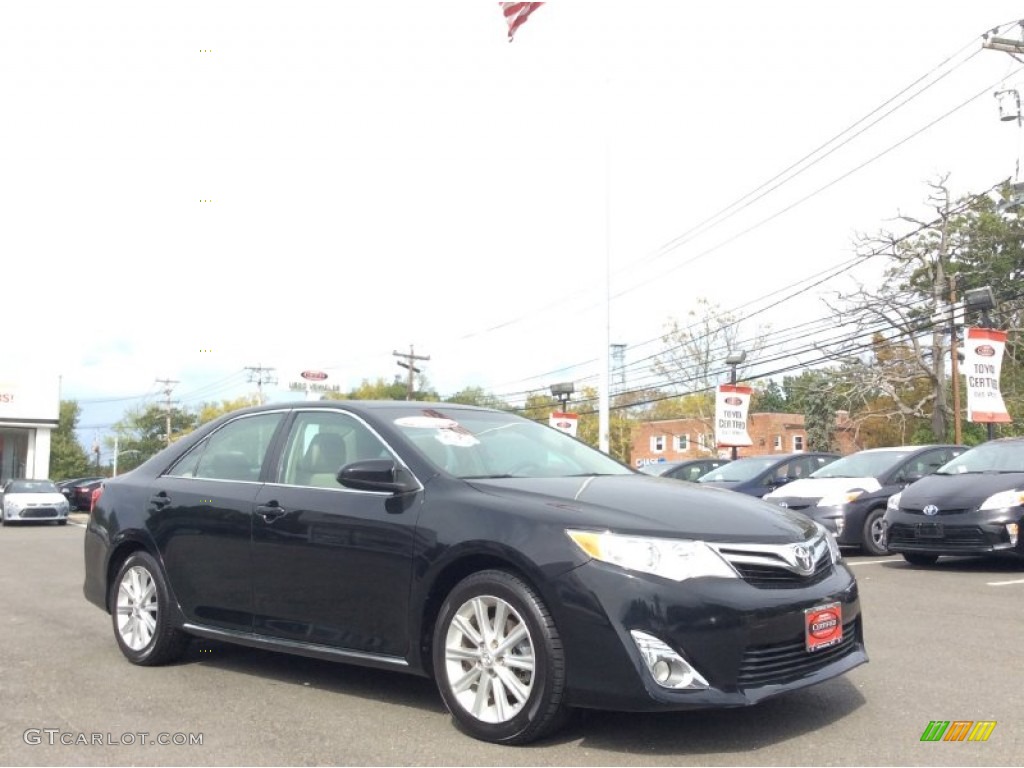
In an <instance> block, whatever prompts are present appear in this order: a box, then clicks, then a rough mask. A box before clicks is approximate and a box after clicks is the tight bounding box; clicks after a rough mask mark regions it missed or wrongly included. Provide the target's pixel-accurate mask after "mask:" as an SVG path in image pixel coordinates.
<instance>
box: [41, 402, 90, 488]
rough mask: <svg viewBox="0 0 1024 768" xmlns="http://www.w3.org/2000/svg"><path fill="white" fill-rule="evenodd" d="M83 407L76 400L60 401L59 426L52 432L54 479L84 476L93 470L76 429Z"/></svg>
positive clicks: (51, 473) (51, 475) (52, 468)
mask: <svg viewBox="0 0 1024 768" xmlns="http://www.w3.org/2000/svg"><path fill="white" fill-rule="evenodd" d="M81 413H82V411H81V408H80V407H79V405H78V403H77V402H76V401H75V400H61V401H60V417H59V420H58V422H57V428H56V429H55V430H53V432H51V433H50V472H49V475H48V476H49V477H51V478H53V479H54V480H64V479H67V478H72V477H82V476H84V475H88V474H89V473H90V472H91V471H92V467H90V465H89V454H88V453H86V450H85V448H83V447H82V444H81V443H80V442H78V436H77V434H76V433H75V430H76V429H77V428H78V419H79V418H80V417H81Z"/></svg>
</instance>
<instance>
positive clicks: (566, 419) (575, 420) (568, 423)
mask: <svg viewBox="0 0 1024 768" xmlns="http://www.w3.org/2000/svg"><path fill="white" fill-rule="evenodd" d="M579 421H580V417H579V415H578V414H575V413H563V412H562V411H553V412H552V414H551V418H549V419H548V424H549V425H551V426H552V427H554V428H555V429H559V430H561V431H562V432H565V433H566V434H567V435H572V436H573V437H576V426H577V425H578V424H579Z"/></svg>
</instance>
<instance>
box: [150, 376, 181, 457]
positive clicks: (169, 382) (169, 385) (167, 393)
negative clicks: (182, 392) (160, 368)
mask: <svg viewBox="0 0 1024 768" xmlns="http://www.w3.org/2000/svg"><path fill="white" fill-rule="evenodd" d="M156 383H157V384H163V385H164V389H163V393H164V397H166V398H167V402H166V403H165V404H164V410H166V411H167V434H166V435H165V437H166V438H167V444H168V445H170V444H171V410H172V409H173V408H174V404H173V403H172V402H171V392H173V391H174V385H175V384H178V383H179V382H178V380H177V379H157V380H156Z"/></svg>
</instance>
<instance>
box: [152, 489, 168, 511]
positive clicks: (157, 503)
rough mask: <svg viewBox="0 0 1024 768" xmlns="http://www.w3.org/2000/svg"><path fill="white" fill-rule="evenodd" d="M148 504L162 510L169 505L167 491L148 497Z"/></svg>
mask: <svg viewBox="0 0 1024 768" xmlns="http://www.w3.org/2000/svg"><path fill="white" fill-rule="evenodd" d="M149 503H150V504H152V505H153V506H154V507H156V508H157V509H163V508H164V507H166V506H167V505H168V504H170V503H171V497H170V496H168V495H167V491H160V493H154V494H153V495H152V496H150V497H149Z"/></svg>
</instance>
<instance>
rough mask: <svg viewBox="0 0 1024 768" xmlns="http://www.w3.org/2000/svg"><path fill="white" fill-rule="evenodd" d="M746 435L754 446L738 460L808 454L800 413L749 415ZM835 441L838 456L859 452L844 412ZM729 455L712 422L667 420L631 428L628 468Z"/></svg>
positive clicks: (744, 450) (741, 451) (743, 449)
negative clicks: (717, 443)
mask: <svg viewBox="0 0 1024 768" xmlns="http://www.w3.org/2000/svg"><path fill="white" fill-rule="evenodd" d="M747 431H748V432H749V434H750V439H751V440H752V441H753V445H750V446H745V447H741V448H738V449H737V457H738V458H743V457H744V456H763V455H765V454H772V453H794V452H799V451H804V450H807V430H806V429H805V427H804V416H803V414H800V413H752V414H750V416H749V418H748V421H747ZM836 441H837V442H838V443H839V452H840V453H844V454H846V453H852V452H854V451H857V450H860V447H859V446H857V445H856V444H855V442H854V434H853V430H852V429H851V427H850V422H849V415H848V414H847V413H846V412H845V411H840V412H839V413H837V414H836ZM731 455H732V449H731V448H719V447H718V446H717V445H715V430H714V426H713V421H712V420H711V419H668V420H665V421H647V422H643V423H641V424H638V425H637V426H636V427H635V428H634V430H633V445H632V450H631V451H630V464H631V465H632V466H634V467H641V466H643V465H645V464H655V463H660V462H666V461H683V460H685V459H698V458H706V457H708V456H721V457H723V458H729V457H730V456H731Z"/></svg>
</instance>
